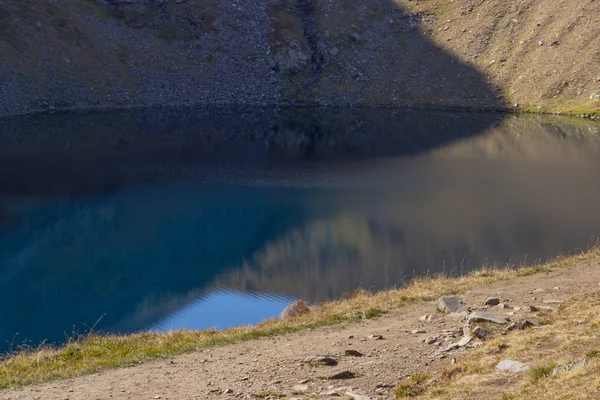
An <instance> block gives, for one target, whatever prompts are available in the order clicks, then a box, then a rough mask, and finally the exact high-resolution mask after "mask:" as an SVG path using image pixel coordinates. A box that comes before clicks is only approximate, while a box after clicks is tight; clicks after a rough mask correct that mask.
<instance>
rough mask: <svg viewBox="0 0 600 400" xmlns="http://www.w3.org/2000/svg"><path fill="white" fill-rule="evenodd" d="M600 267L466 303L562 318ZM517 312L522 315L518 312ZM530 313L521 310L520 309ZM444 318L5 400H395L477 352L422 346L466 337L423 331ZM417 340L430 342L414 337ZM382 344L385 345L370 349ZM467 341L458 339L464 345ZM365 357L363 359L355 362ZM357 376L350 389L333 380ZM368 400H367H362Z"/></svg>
mask: <svg viewBox="0 0 600 400" xmlns="http://www.w3.org/2000/svg"><path fill="white" fill-rule="evenodd" d="M599 284H600V260H593V261H590V262H586V263H582V264H581V265H579V266H577V267H575V268H570V269H561V270H557V271H552V272H548V273H542V274H537V275H532V276H528V277H520V278H516V279H512V280H510V281H505V282H501V283H498V284H494V285H490V286H486V287H482V288H480V289H478V290H474V291H471V292H468V293H466V294H465V295H463V296H461V297H462V298H463V300H464V301H465V303H466V304H467V305H468V306H470V307H471V308H472V309H476V308H483V305H482V304H483V301H484V300H485V299H486V298H487V297H489V296H497V297H500V298H501V300H502V301H504V302H506V303H507V304H509V305H510V306H511V308H509V309H503V310H500V309H498V308H492V309H490V310H489V311H491V312H493V313H494V314H497V315H506V316H509V318H510V319H512V320H519V319H523V318H527V319H529V320H532V321H534V322H536V320H537V318H536V313H531V312H527V311H525V307H526V306H528V305H537V306H551V307H554V308H557V307H559V306H560V304H559V303H558V302H559V301H566V300H568V299H569V298H571V297H572V296H575V295H582V294H588V293H593V292H596V291H598V290H599ZM514 307H516V309H515V308H514ZM519 308H521V309H519ZM426 314H436V303H435V302H428V303H423V304H417V305H413V306H409V307H406V308H403V309H400V310H397V311H393V312H390V313H387V314H385V315H383V316H381V317H379V318H377V319H374V320H370V321H368V322H366V323H363V324H345V325H338V326H332V327H326V328H319V329H313V330H309V331H303V332H299V333H294V334H289V335H284V336H277V337H271V338H267V339H259V340H255V341H249V342H244V343H239V344H234V345H227V346H223V347H219V348H213V349H210V350H205V351H200V352H196V353H192V354H187V355H183V356H179V357H175V358H172V359H164V360H158V361H151V362H146V363H142V364H139V365H135V366H131V367H128V368H122V369H117V370H110V371H106V372H102V373H99V374H94V375H90V376H84V377H80V378H75V379H70V380H68V381H61V382H51V383H47V384H42V385H35V386H28V387H24V388H18V389H12V390H7V391H3V392H0V398H1V399H61V400H64V399H70V400H74V399H222V398H232V399H234V398H256V397H260V396H262V397H263V398H269V397H268V396H271V397H270V398H277V396H281V397H283V396H285V398H298V399H307V398H311V399H329V398H331V399H334V398H339V396H340V395H341V396H342V397H343V396H346V397H350V398H352V396H353V395H354V396H355V398H359V399H368V398H371V399H386V398H393V397H394V389H393V388H394V386H395V384H396V383H397V382H398V381H400V380H402V379H403V378H406V377H407V376H411V375H414V374H417V373H426V374H431V373H435V372H437V371H439V370H440V369H442V368H444V367H447V366H448V365H449V364H450V363H452V359H453V358H456V359H457V360H460V358H461V357H464V356H465V355H466V354H468V352H469V351H470V349H468V348H460V349H458V350H454V351H452V352H448V353H446V354H445V356H443V358H441V357H440V356H439V355H438V356H436V352H437V351H438V349H439V347H438V346H436V345H428V344H426V343H423V342H422V341H423V339H425V338H428V337H430V336H437V335H439V334H440V332H442V331H444V330H446V329H462V327H463V325H464V322H463V321H461V320H460V319H457V318H455V317H452V316H450V315H441V314H439V313H438V314H436V315H437V316H438V317H439V318H437V319H435V320H434V321H432V322H426V321H420V320H419V319H420V317H422V316H423V315H426ZM413 330H419V331H424V332H425V333H416V334H414V333H411V331H413ZM371 335H381V336H383V339H381V340H376V339H370V338H369V336H371ZM459 338H460V336H457V338H456V339H455V341H456V340H458V339H459ZM346 350H356V351H358V352H360V353H362V354H364V356H363V357H355V356H346V355H344V354H345V351H346ZM313 355H327V356H331V357H333V358H334V359H336V360H337V361H338V365H336V366H317V365H309V364H304V363H301V362H300V361H299V360H298V359H299V358H302V357H306V356H313ZM345 370H348V371H351V372H352V373H354V374H355V377H354V378H351V379H343V380H341V379H340V380H336V379H325V378H327V377H329V376H332V375H334V374H336V373H338V372H342V371H345ZM358 395H362V396H365V397H362V398H361V397H357V396H358Z"/></svg>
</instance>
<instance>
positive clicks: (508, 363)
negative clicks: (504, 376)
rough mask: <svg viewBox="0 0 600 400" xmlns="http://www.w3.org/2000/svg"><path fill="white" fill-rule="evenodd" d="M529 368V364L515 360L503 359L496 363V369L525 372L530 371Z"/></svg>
mask: <svg viewBox="0 0 600 400" xmlns="http://www.w3.org/2000/svg"><path fill="white" fill-rule="evenodd" d="M529 368H530V367H529V365H527V364H524V363H522V362H519V361H513V360H502V361H500V362H499V363H498V364H496V369H499V370H502V371H509V372H525V371H529Z"/></svg>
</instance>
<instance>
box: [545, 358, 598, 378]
mask: <svg viewBox="0 0 600 400" xmlns="http://www.w3.org/2000/svg"><path fill="white" fill-rule="evenodd" d="M589 363H590V360H579V361H575V362H574V363H571V364H568V365H559V366H558V367H556V368H554V369H553V370H552V373H551V374H550V375H551V376H556V375H558V374H562V373H565V372H571V371H577V370H578V369H582V368H584V367H585V366H586V365H588V364H589Z"/></svg>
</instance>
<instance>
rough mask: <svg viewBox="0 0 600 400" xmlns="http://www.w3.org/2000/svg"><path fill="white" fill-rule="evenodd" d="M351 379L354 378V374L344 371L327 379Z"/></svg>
mask: <svg viewBox="0 0 600 400" xmlns="http://www.w3.org/2000/svg"><path fill="white" fill-rule="evenodd" d="M353 378H355V375H354V373H353V372H351V371H348V370H346V371H342V372H338V373H337V374H333V375H331V376H330V377H329V378H328V379H353Z"/></svg>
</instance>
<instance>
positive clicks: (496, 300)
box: [483, 297, 500, 306]
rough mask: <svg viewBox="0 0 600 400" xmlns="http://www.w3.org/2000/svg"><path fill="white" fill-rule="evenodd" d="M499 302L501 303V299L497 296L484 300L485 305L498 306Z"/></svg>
mask: <svg viewBox="0 0 600 400" xmlns="http://www.w3.org/2000/svg"><path fill="white" fill-rule="evenodd" d="M498 304H500V299H499V298H497V297H488V298H487V299H485V301H484V302H483V305H484V306H497V305H498Z"/></svg>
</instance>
